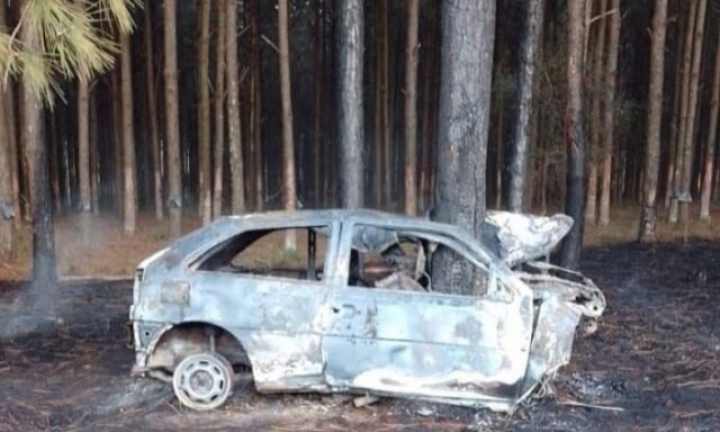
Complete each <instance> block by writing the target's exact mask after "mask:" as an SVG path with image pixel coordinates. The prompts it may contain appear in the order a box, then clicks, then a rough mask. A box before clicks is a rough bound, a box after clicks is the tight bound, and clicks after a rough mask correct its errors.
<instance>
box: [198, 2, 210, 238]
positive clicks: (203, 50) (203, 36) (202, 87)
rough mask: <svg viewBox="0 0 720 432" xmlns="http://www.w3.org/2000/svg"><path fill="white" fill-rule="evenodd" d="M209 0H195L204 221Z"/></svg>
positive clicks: (205, 212)
mask: <svg viewBox="0 0 720 432" xmlns="http://www.w3.org/2000/svg"><path fill="white" fill-rule="evenodd" d="M211 6H212V3H211V2H210V0H198V10H199V19H198V25H199V29H198V39H199V40H198V108H197V109H198V162H199V167H198V197H199V199H200V200H199V201H200V205H199V213H200V220H201V221H202V224H203V225H207V224H209V223H210V220H211V219H212V208H211V207H212V206H211V193H210V185H211V183H212V182H211V181H210V175H211V174H210V139H211V138H210V8H211Z"/></svg>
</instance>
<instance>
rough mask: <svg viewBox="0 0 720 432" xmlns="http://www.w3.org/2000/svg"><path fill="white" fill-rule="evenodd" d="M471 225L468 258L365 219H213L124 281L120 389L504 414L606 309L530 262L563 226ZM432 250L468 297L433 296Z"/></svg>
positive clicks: (523, 219) (382, 217) (581, 281)
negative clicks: (413, 403)
mask: <svg viewBox="0 0 720 432" xmlns="http://www.w3.org/2000/svg"><path fill="white" fill-rule="evenodd" d="M485 222H486V228H487V229H486V230H485V238H483V241H482V243H481V242H478V241H476V240H475V239H473V238H472V237H471V236H470V235H469V234H467V233H466V232H465V231H463V230H461V229H459V228H457V227H454V226H451V225H446V224H441V223H436V222H431V221H429V220H425V219H420V218H411V217H405V216H398V215H392V214H387V213H381V212H375V211H369V210H318V211H298V212H292V213H285V212H274V213H263V214H253V215H246V216H230V217H224V218H220V219H218V220H216V221H215V222H213V223H212V224H210V225H208V226H206V227H203V228H201V229H199V230H197V231H195V232H193V233H191V234H188V235H187V236H185V237H182V238H180V239H178V240H176V241H175V242H174V243H172V244H171V245H170V247H168V248H167V249H164V250H162V251H160V252H158V253H157V254H155V255H153V256H152V257H150V258H148V259H147V260H145V261H144V262H143V263H141V264H140V265H139V267H138V269H137V272H136V276H135V286H134V296H133V305H132V306H131V308H130V320H131V328H132V337H133V345H134V349H135V352H136V360H135V365H134V368H133V373H135V374H141V375H149V376H153V377H156V378H160V379H164V380H166V381H169V382H172V384H173V389H174V391H175V394H176V395H177V397H178V398H179V400H180V401H181V402H182V403H183V404H184V405H186V406H189V407H192V408H195V409H212V408H215V407H218V406H220V405H222V404H223V403H224V402H225V401H226V399H227V398H228V397H229V396H230V394H231V393H232V388H233V381H234V379H235V374H236V372H238V371H240V370H244V371H247V370H250V371H251V372H252V378H253V381H254V384H255V387H256V389H257V390H258V391H259V392H263V393H265V392H278V391H316V392H353V393H359V394H371V395H378V396H399V397H409V398H418V399H425V400H430V401H437V402H443V403H451V404H458V405H466V406H476V407H488V408H490V409H493V410H498V411H506V410H510V409H512V408H513V407H514V406H515V405H516V404H517V403H519V402H520V401H522V400H524V399H525V398H527V397H528V396H529V395H530V394H531V393H532V391H533V390H534V389H535V388H536V387H537V386H538V385H539V384H540V383H542V382H543V380H546V379H549V378H552V377H553V376H554V374H555V372H556V371H557V369H558V368H559V367H561V366H562V365H564V364H566V363H567V362H568V361H569V358H570V354H571V350H572V343H573V340H574V337H575V332H576V328H577V327H578V324H579V322H580V320H581V319H583V318H585V319H589V320H594V319H597V318H598V317H599V316H600V315H601V314H602V312H603V310H604V308H605V299H604V297H603V295H602V293H601V291H600V290H599V289H597V287H596V286H595V285H594V284H593V283H592V282H591V281H590V280H588V279H587V278H585V277H583V276H582V275H581V274H579V273H574V272H570V271H567V270H564V269H561V268H559V267H555V266H553V265H551V264H549V263H546V262H543V261H542V260H541V259H542V257H543V256H546V255H547V254H548V253H549V252H550V250H551V249H552V248H553V247H554V246H555V244H556V243H557V242H558V241H559V240H560V239H561V238H562V237H563V236H564V235H565V234H566V233H567V231H568V230H569V228H570V226H571V225H572V220H571V219H570V218H568V217H567V216H563V215H558V216H554V217H539V216H527V215H520V214H512V213H505V212H491V213H489V214H488V217H487V219H486V221H485ZM293 243H294V244H295V245H296V247H295V248H289V249H288V248H286V247H284V245H286V244H293ZM287 250H290V251H291V252H286V251H287ZM440 250H443V251H444V252H443V253H446V254H451V256H452V257H453V261H452V262H453V263H455V262H457V263H459V264H460V265H467V266H472V267H473V268H474V271H475V275H476V277H477V279H478V280H479V282H480V285H481V287H482V289H481V290H480V291H478V290H475V291H474V292H476V293H477V294H473V295H456V294H447V292H457V290H453V289H450V288H452V287H447V286H437V284H434V283H433V282H434V281H433V277H432V268H431V266H432V262H433V254H435V253H438V252H439V251H440Z"/></svg>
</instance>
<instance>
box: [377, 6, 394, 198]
mask: <svg viewBox="0 0 720 432" xmlns="http://www.w3.org/2000/svg"><path fill="white" fill-rule="evenodd" d="M388 2H389V0H380V19H381V20H382V21H380V23H381V24H379V25H380V26H381V27H382V28H383V33H382V38H381V39H380V43H381V46H380V57H381V65H380V66H381V68H382V69H381V70H380V74H381V80H380V83H379V85H380V110H381V114H380V115H381V116H382V122H381V124H382V128H381V133H382V143H383V147H382V166H381V167H380V172H381V175H382V179H383V180H382V182H383V184H382V187H381V193H382V195H383V202H384V203H385V208H386V209H389V208H390V207H391V206H392V204H393V203H392V201H393V188H392V171H393V166H392V148H393V147H394V146H393V142H392V128H393V126H394V124H393V122H392V120H391V112H392V110H393V104H392V98H391V97H390V95H391V94H392V93H391V82H390V61H391V60H390V36H391V34H392V32H391V31H390V25H389V17H388V16H389V14H390V12H389V4H388Z"/></svg>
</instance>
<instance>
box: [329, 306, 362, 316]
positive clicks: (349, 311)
mask: <svg viewBox="0 0 720 432" xmlns="http://www.w3.org/2000/svg"><path fill="white" fill-rule="evenodd" d="M332 311H333V313H334V314H339V313H341V312H342V314H343V315H355V312H356V309H355V306H353V305H351V304H344V305H342V306H340V307H338V306H333V307H332Z"/></svg>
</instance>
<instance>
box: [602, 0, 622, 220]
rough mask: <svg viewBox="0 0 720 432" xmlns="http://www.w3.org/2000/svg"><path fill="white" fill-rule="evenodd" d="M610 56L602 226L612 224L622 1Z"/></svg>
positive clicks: (615, 0)
mask: <svg viewBox="0 0 720 432" xmlns="http://www.w3.org/2000/svg"><path fill="white" fill-rule="evenodd" d="M611 7H612V9H611V11H612V13H611V15H610V34H609V35H608V54H607V61H606V62H605V80H604V81H605V85H604V87H603V88H604V95H605V112H604V115H603V127H602V129H603V140H602V141H603V144H602V152H603V160H602V182H601V184H600V221H599V222H600V225H603V226H604V225H608V224H609V223H610V192H611V189H612V155H613V140H614V134H613V125H614V123H615V116H614V113H615V88H616V87H617V64H618V51H619V45H620V18H621V14H620V0H612V4H611Z"/></svg>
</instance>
